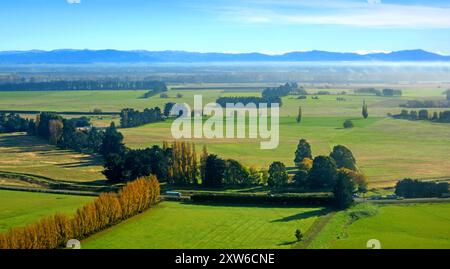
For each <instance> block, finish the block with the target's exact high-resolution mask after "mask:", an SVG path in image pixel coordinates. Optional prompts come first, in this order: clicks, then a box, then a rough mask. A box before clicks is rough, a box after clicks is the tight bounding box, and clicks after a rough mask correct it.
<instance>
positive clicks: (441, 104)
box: [400, 99, 450, 108]
mask: <svg viewBox="0 0 450 269" xmlns="http://www.w3.org/2000/svg"><path fill="white" fill-rule="evenodd" d="M400 107H406V108H450V100H449V99H447V100H423V101H421V100H409V101H407V102H406V104H401V105H400Z"/></svg>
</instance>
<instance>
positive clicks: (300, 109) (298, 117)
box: [296, 106, 302, 123]
mask: <svg viewBox="0 0 450 269" xmlns="http://www.w3.org/2000/svg"><path fill="white" fill-rule="evenodd" d="M296 120H297V123H300V122H301V121H302V107H301V106H299V107H298V114H297V119H296Z"/></svg>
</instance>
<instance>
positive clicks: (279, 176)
mask: <svg viewBox="0 0 450 269" xmlns="http://www.w3.org/2000/svg"><path fill="white" fill-rule="evenodd" d="M288 180H289V177H288V174H287V171H286V167H285V166H284V164H283V163H282V162H273V163H272V164H271V165H270V167H269V178H268V179H267V184H268V185H269V187H281V186H284V185H286V184H287V183H288Z"/></svg>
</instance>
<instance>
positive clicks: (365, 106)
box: [362, 100, 369, 119]
mask: <svg viewBox="0 0 450 269" xmlns="http://www.w3.org/2000/svg"><path fill="white" fill-rule="evenodd" d="M362 116H363V117H364V119H367V117H369V111H368V110H367V104H366V100H363V105H362Z"/></svg>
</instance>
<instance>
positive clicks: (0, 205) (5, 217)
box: [0, 190, 93, 232]
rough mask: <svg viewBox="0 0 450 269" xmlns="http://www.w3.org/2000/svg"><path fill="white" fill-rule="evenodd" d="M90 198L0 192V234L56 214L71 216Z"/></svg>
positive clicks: (90, 198)
mask: <svg viewBox="0 0 450 269" xmlns="http://www.w3.org/2000/svg"><path fill="white" fill-rule="evenodd" d="M92 199H93V198H92V197H86V196H72V195H59V194H48V193H34V192H19V191H6V190H0V232H5V231H7V230H8V229H9V228H12V227H20V226H24V225H26V224H30V223H33V222H35V221H37V220H39V219H40V218H42V217H46V216H51V215H53V214H56V213H62V214H73V213H75V211H76V210H77V208H79V207H81V206H83V205H84V204H85V203H88V202H89V201H91V200H92Z"/></svg>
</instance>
